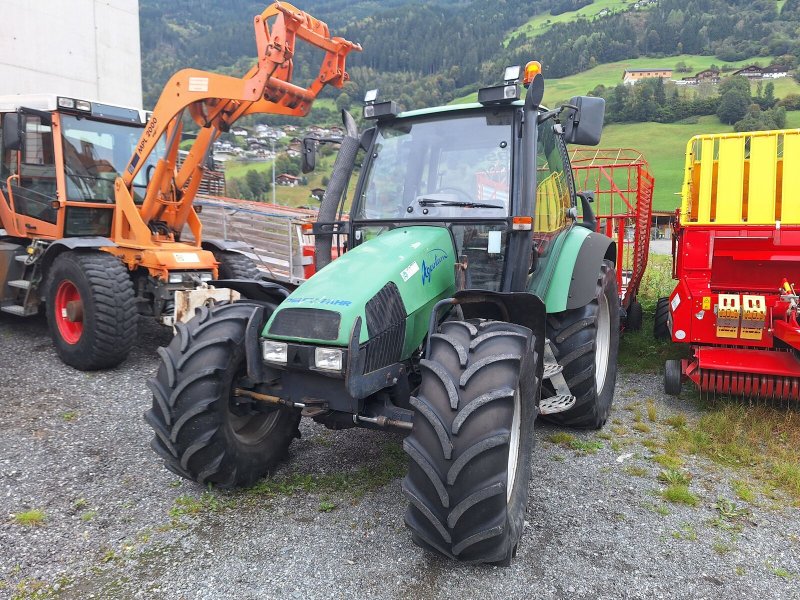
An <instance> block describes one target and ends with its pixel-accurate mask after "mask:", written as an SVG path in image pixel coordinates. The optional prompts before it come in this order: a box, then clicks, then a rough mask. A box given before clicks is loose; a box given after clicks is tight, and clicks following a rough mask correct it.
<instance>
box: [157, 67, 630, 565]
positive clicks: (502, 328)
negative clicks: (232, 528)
mask: <svg viewBox="0 0 800 600" xmlns="http://www.w3.org/2000/svg"><path fill="white" fill-rule="evenodd" d="M519 71H520V69H519V68H509V69H508V70H507V71H506V78H505V79H504V83H503V84H502V85H499V86H496V87H492V88H484V89H482V90H481V91H480V93H479V98H478V99H479V102H478V103H474V104H468V105H458V106H444V107H439V108H433V109H427V110H418V111H411V112H403V113H399V114H398V113H397V110H396V108H395V104H394V103H393V102H376V101H375V100H376V94H375V93H371V94H368V97H367V98H368V102H367V104H366V106H365V107H364V116H365V118H367V119H372V120H373V123H374V126H372V127H370V128H369V129H366V130H365V131H364V132H363V133H362V134H360V135H359V133H358V131H357V128H356V125H355V122H354V120H353V118H352V117H351V116H350V115H348V114H347V113H343V117H344V121H345V129H346V134H345V136H344V138H343V140H342V142H341V148H340V150H339V154H338V156H337V159H336V163H335V165H334V170H333V174H332V177H331V182H330V185H329V187H328V189H327V191H326V194H325V196H324V198H323V201H322V205H321V210H320V217H319V221H318V223H316V224H315V229H314V233H315V236H316V237H315V241H316V245H317V247H316V252H317V253H316V262H317V266H318V268H319V270H318V271H317V273H316V274H315V275H314V276H313V277H311V278H310V279H309V280H308V281H306V282H305V283H303V284H302V285H300V286H299V287H298V288H297V289H296V290H294V291H292V292H291V293H290V292H289V291H288V290H285V289H283V288H281V287H280V286H278V285H276V284H275V283H270V282H266V281H246V280H230V281H226V282H223V283H221V285H224V286H225V287H230V288H234V289H236V290H237V291H239V292H240V293H241V294H242V297H243V299H242V300H241V301H239V302H236V303H232V304H227V305H219V306H211V307H204V308H201V309H199V312H198V314H197V315H196V316H195V318H194V319H192V320H191V321H190V322H189V323H188V324H178V325H177V328H178V332H177V335H176V337H175V338H174V340H173V341H172V343H170V345H169V346H168V347H166V348H163V349H161V350H160V354H161V358H162V363H161V365H160V367H159V370H158V373H157V375H156V377H155V378H153V379H152V380H150V382H149V385H150V388H151V389H152V391H153V394H154V399H153V407H152V409H151V410H149V411H148V412H147V413H146V415H145V416H146V420H147V422H148V423H149V424H150V425H151V426H152V427H153V429H154V430H155V434H156V435H155V437H154V439H153V444H152V445H153V448H154V449H155V451H156V452H157V453H158V454H159V455H160V456H161V457H162V458H163V459H164V462H165V465H166V467H167V468H168V469H170V470H171V471H173V472H175V473H177V474H178V475H180V476H182V477H185V478H187V479H191V480H194V481H197V482H199V483H201V484H209V483H211V484H214V485H218V486H221V487H239V486H250V485H252V484H253V483H254V482H256V481H257V480H258V479H259V478H261V477H263V476H264V475H265V474H267V473H268V472H269V471H270V470H271V469H272V468H273V467H274V466H275V465H276V464H277V463H278V462H279V461H280V460H281V459H283V458H285V457H286V456H287V450H288V447H289V444H290V443H291V441H292V439H293V438H296V437H299V435H300V434H299V430H298V425H299V422H300V419H301V417H306V418H311V419H313V420H314V421H316V422H318V423H322V424H324V425H325V426H327V427H329V428H332V429H346V428H349V427H366V428H370V429H380V430H387V431H400V432H404V433H407V437H406V438H405V440H404V442H403V448H404V449H405V452H406V453H407V454H408V458H409V469H408V474H407V476H406V477H405V478H404V479H403V482H402V491H403V493H404V494H405V496H406V497H407V499H408V501H409V504H408V510H407V512H406V515H405V523H406V525H407V526H408V528H409V529H410V530H411V537H412V539H413V541H414V542H416V543H417V544H418V545H420V546H421V547H423V548H425V549H427V550H430V551H433V552H438V553H441V554H443V555H446V556H449V557H451V558H454V559H457V560H462V561H469V562H484V563H496V564H505V565H507V564H510V562H511V559H512V557H513V556H514V555H515V553H516V548H517V545H518V543H519V540H520V536H521V534H522V530H523V523H524V515H525V512H526V507H527V504H528V490H529V482H530V477H531V455H532V451H533V445H534V437H533V425H534V421H535V419H536V418H537V416H542V417H543V418H546V419H547V420H549V421H551V422H554V423H558V424H562V425H566V426H571V427H578V428H600V427H602V426H603V424H604V423H605V421H606V419H607V418H608V415H609V412H610V409H611V402H612V399H613V395H614V384H615V380H616V372H617V366H616V363H617V350H618V344H619V330H620V326H619V320H620V308H619V299H618V295H617V287H616V276H615V265H614V263H613V261H614V257H615V248H614V243H613V242H612V240H610V239H609V238H607V237H605V236H603V235H600V234H598V233H595V223H594V218H593V216H592V210H591V206H590V204H589V202H590V201H591V200H592V199H591V197H590V196H589V194H586V193H584V194H576V192H575V190H574V183H573V179H572V174H571V170H570V165H569V158H568V154H567V146H566V144H567V143H577V144H583V145H595V144H597V143H598V142H599V139H600V133H601V131H602V126H603V116H604V104H603V100H602V99H600V98H590V97H576V98H573V99H572V100H571V102H570V103H569V104H567V105H564V106H562V107H560V108H559V109H557V110H547V109H546V108H544V107H542V106H541V105H540V102H541V99H542V94H543V89H544V84H543V80H542V76H541V74H540V73H538V72H537V71H538V69H537V65H536V64H535V63H534V64H533V65H529V66H528V67H526V70H525V72H526V81H524V82H520V81H519ZM527 80H531V81H530V82H528V81H527ZM523 85H524V86H526V87H527V88H528V89H527V95H526V97H525V100H524V101H523V100H520V90H521V88H522V86H523ZM313 146H314V143H313V142H311V143H306V144H305V148H306V149H307V150H308V153H307V154H306V155H305V159H306V160H305V162H306V165H307V166H308V168H310V167H312V166H313V156H314V155H313V150H314V148H313ZM359 151H361V153H359ZM359 156H362V157H363V162H362V164H361V172H360V176H359V180H358V183H357V186H356V191H355V196H354V198H353V200H352V207H351V210H350V213H349V219H347V220H342V219H341V212H342V206H343V202H344V196H345V190H346V189H347V184H348V180H349V178H350V175H351V174H352V172H353V170H354V165H355V162H356V159H357V158H358V157H359ZM579 199H580V201H581V204H582V217H580V218H579V214H578V211H577V201H578V200H579ZM337 215H338V220H337ZM345 235H346V252H344V253H343V254H341V256H340V257H339V258H337V259H336V260H333V261H332V260H331V246H332V240H333V239H334V238H337V239H338V238H341V237H343V236H345Z"/></svg>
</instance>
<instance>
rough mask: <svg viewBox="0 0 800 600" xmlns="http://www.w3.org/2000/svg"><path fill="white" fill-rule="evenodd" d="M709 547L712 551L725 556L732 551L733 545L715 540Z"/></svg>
mask: <svg viewBox="0 0 800 600" xmlns="http://www.w3.org/2000/svg"><path fill="white" fill-rule="evenodd" d="M711 548H712V549H713V550H714V552H716V553H717V554H719V555H720V556H725V555H726V554H730V553H731V552H732V551H733V546H731V545H730V544H727V543H725V542H723V541H721V540H717V541H715V542H714V543H713V544H711Z"/></svg>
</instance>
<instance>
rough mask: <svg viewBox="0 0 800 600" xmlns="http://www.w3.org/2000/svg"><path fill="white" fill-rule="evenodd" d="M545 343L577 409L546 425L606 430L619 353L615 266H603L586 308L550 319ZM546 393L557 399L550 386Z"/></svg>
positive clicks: (566, 312) (572, 409)
mask: <svg viewBox="0 0 800 600" xmlns="http://www.w3.org/2000/svg"><path fill="white" fill-rule="evenodd" d="M547 337H548V339H549V340H550V341H551V342H552V343H553V346H554V353H555V355H556V359H557V360H558V362H559V364H560V365H561V366H563V367H564V371H563V373H564V378H565V380H566V382H567V385H568V386H569V389H570V393H571V394H572V395H573V396H575V398H576V401H575V405H574V406H573V407H572V408H571V409H569V410H567V411H564V412H561V413H556V414H553V415H548V416H547V417H545V418H546V419H547V420H548V421H551V422H553V423H558V424H559V425H565V426H567V427H575V428H579V429H600V428H601V427H602V426H603V425H605V422H606V420H607V419H608V415H609V414H610V412H611V403H612V402H613V400H614V385H615V383H616V380H617V354H618V353H619V297H618V295H617V277H616V272H615V270H614V265H613V263H611V262H610V261H607V260H606V261H603V266H602V267H601V268H600V274H599V276H598V278H597V288H596V292H595V297H594V299H593V300H592V301H591V302H589V304H587V305H586V306H582V307H581V308H576V309H574V310H567V311H564V312H561V313H556V314H552V315H548V320H547ZM544 385H545V389H546V390H547V391H549V392H550V393H551V394H553V395H555V394H556V391H555V390H554V389H553V388H552V386H551V384H550V383H549V382H547V383H545V384H544Z"/></svg>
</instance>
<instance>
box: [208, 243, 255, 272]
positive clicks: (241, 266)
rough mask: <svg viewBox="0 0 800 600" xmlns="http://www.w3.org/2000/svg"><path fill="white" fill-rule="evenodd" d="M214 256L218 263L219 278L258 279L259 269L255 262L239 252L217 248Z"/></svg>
mask: <svg viewBox="0 0 800 600" xmlns="http://www.w3.org/2000/svg"><path fill="white" fill-rule="evenodd" d="M214 258H216V259H217V262H218V263H219V267H218V268H219V278H220V279H258V275H259V270H258V267H257V266H256V263H255V262H253V261H252V260H251V259H250V258H249V257H247V256H245V255H244V254H240V253H239V252H232V251H230V250H218V251H216V252H214Z"/></svg>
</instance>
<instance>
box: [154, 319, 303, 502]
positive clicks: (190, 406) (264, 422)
mask: <svg viewBox="0 0 800 600" xmlns="http://www.w3.org/2000/svg"><path fill="white" fill-rule="evenodd" d="M255 310H258V307H257V306H253V305H252V304H246V303H233V304H226V305H222V306H215V307H211V308H208V307H204V308H202V309H201V310H200V312H199V313H198V314H197V316H195V317H194V318H193V319H192V320H191V321H189V322H188V323H186V324H178V325H177V329H178V334H177V335H176V336H175V338H174V339H173V340H172V342H171V343H170V344H169V346H167V347H166V348H161V349H159V354H160V356H161V365H160V366H159V368H158V373H157V374H156V376H155V377H154V378H152V379H150V380H149V381H148V385H149V387H150V389H151V390H152V392H153V407H152V408H151V409H150V410H148V411H147V412H146V413H145V415H144V416H145V420H146V421H147V423H148V424H149V425H150V426H151V427H152V428H153V430H154V431H155V436H154V437H153V441H152V443H151V447H152V448H153V450H155V451H156V453H157V454H158V455H159V456H161V458H163V459H164V465H165V466H166V467H167V468H168V469H169V470H170V471H172V472H173V473H175V474H177V475H180V476H181V477H185V478H186V479H191V480H193V481H197V482H198V483H201V484H206V483H213V484H215V485H219V486H220V487H226V488H230V487H244V486H249V485H252V484H253V483H255V482H256V481H257V480H258V479H260V478H261V477H262V476H263V475H264V474H266V473H267V472H268V471H269V470H270V469H272V468H273V467H274V466H275V465H276V464H277V463H278V461H280V460H281V459H282V458H283V457H284V456H286V451H287V449H288V447H289V444H290V443H291V441H292V439H293V438H294V437H297V436H298V424H299V422H300V412H299V411H297V410H294V409H288V408H283V407H278V406H273V405H270V404H266V403H262V402H259V401H256V400H251V399H249V398H245V397H240V396H237V395H236V392H235V390H236V388H237V387H239V385H240V384H241V380H242V379H243V378H244V377H245V376H246V374H247V364H246V358H247V357H246V352H245V344H244V340H245V331H246V329H247V323H248V321H249V320H250V317H251V316H252V315H253V311H255Z"/></svg>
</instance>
